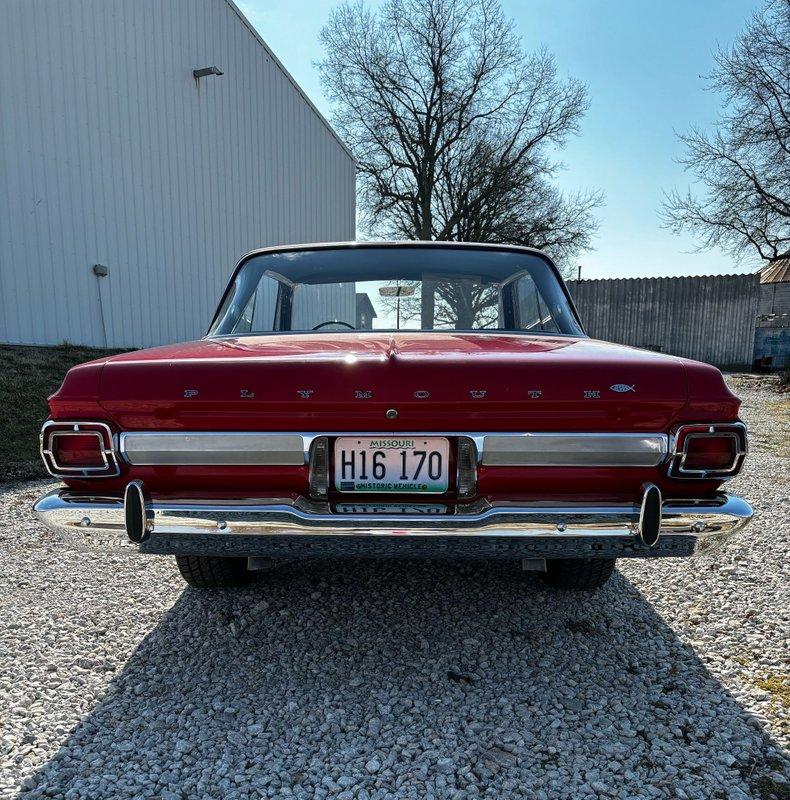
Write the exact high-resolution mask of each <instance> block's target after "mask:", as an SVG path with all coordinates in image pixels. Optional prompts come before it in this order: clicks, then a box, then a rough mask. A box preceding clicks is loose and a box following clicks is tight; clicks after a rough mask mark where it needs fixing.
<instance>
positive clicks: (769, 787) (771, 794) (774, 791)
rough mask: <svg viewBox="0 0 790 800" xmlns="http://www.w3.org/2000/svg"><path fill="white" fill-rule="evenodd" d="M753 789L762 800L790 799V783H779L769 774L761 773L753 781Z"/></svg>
mask: <svg viewBox="0 0 790 800" xmlns="http://www.w3.org/2000/svg"><path fill="white" fill-rule="evenodd" d="M752 791H753V792H754V793H755V795H756V796H757V797H759V798H760V800H790V784H788V783H779V782H778V781H775V780H774V779H773V778H769V777H768V776H767V775H761V776H760V777H759V778H757V780H755V781H754V783H752Z"/></svg>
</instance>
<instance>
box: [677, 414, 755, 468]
mask: <svg viewBox="0 0 790 800" xmlns="http://www.w3.org/2000/svg"><path fill="white" fill-rule="evenodd" d="M673 440H674V448H673V452H672V461H671V463H670V466H669V474H670V476H672V477H675V478H730V477H732V476H733V475H736V474H737V473H738V472H740V469H741V466H742V465H743V459H744V457H745V456H746V451H747V442H746V426H745V425H743V423H740V422H735V423H727V424H724V423H714V424H700V425H681V427H680V428H678V429H677V430H676V431H675V433H674V436H673Z"/></svg>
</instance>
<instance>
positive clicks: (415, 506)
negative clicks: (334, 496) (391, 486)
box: [335, 503, 447, 516]
mask: <svg viewBox="0 0 790 800" xmlns="http://www.w3.org/2000/svg"><path fill="white" fill-rule="evenodd" d="M335 511H337V513H338V514H396V515H399V514H412V515H414V516H417V515H422V514H446V513H447V506H444V505H439V504H438V503H336V504H335Z"/></svg>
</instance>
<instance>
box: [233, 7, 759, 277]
mask: <svg viewBox="0 0 790 800" xmlns="http://www.w3.org/2000/svg"><path fill="white" fill-rule="evenodd" d="M335 5H336V3H335V2H330V1H329V0H307V2H296V3H295V2H281V1H280V0H243V2H240V3H239V6H240V7H241V9H242V11H243V12H244V13H245V15H246V16H247V17H248V18H249V20H250V22H252V24H253V25H254V26H255V27H256V28H257V30H258V32H259V33H260V34H261V36H262V37H263V38H264V39H265V40H266V42H267V43H268V44H269V46H270V47H271V48H272V50H274V52H275V53H276V54H277V56H278V57H279V58H280V60H281V61H282V62H283V63H284V64H285V66H286V67H287V69H288V70H289V71H290V72H291V74H292V75H293V76H294V78H296V80H297V82H298V83H299V84H300V85H301V86H302V88H303V89H304V90H305V91H306V92H307V94H308V95H309V96H310V98H311V99H312V100H313V101H314V102H315V104H316V105H317V106H318V107H319V108H320V109H321V111H322V112H323V113H324V114H325V115H326V116H327V117H329V118H331V108H330V107H329V105H328V103H327V102H326V100H325V99H324V97H323V94H322V92H321V87H320V84H319V82H318V75H317V72H316V69H315V67H314V66H313V62H314V61H315V60H316V59H317V58H320V57H321V48H320V44H319V41H318V34H319V31H320V29H321V27H322V26H323V24H324V23H325V22H326V20H327V17H328V15H329V12H330V10H331V9H332V8H333V7H334V6H335ZM373 5H375V3H374V4H373ZM759 5H760V3H758V2H755V1H754V0H685V1H684V0H662V2H649V1H648V0H529V1H528V2H514V1H508V0H505V1H504V2H503V7H504V9H505V12H506V13H507V14H508V15H509V16H510V17H512V18H513V20H514V21H515V24H516V28H517V30H518V32H519V34H520V35H521V37H522V41H523V44H524V47H525V49H527V50H531V49H534V48H537V47H539V46H541V45H545V46H546V47H547V48H548V49H549V50H550V51H551V52H552V53H554V55H555V56H556V58H557V62H558V65H559V68H560V71H561V72H562V73H565V74H569V75H573V76H575V77H577V78H579V79H581V80H583V81H584V82H585V83H587V85H588V87H589V93H590V100H591V109H590V111H589V113H588V115H587V117H586V118H585V120H584V122H583V126H582V134H581V136H580V137H579V138H577V139H576V140H574V141H572V142H571V143H570V145H569V146H568V147H567V148H566V150H565V151H564V152H563V154H562V161H563V163H564V164H565V166H566V169H565V170H564V172H563V173H562V175H561V177H560V182H561V185H562V187H563V188H567V189H575V188H594V189H601V190H602V191H603V192H604V194H605V196H606V200H605V202H606V204H605V206H604V207H603V208H602V209H600V210H599V213H598V216H599V218H600V223H601V224H600V230H599V233H598V236H597V237H596V239H595V242H594V248H595V249H594V250H592V251H591V252H588V253H585V254H582V256H581V257H580V259H579V262H580V264H581V265H582V277H587V278H594V277H595V278H621V277H636V276H643V275H645V276H647V275H654V276H655V275H705V274H715V273H726V272H733V271H745V270H750V269H754V268H755V267H756V266H758V265H757V262H756V261H744V262H742V263H740V264H736V263H735V262H734V261H733V259H732V258H731V257H730V256H728V255H726V254H724V253H722V252H720V251H708V252H702V253H700V252H694V250H695V242H694V240H693V239H691V238H688V237H678V236H675V235H673V234H671V233H670V232H669V231H667V230H665V229H663V228H662V227H661V225H660V222H659V219H658V210H659V207H660V204H661V197H662V192H663V191H664V190H668V189H670V188H672V187H673V186H679V187H685V186H687V185H688V178H687V176H686V175H685V173H684V172H683V170H682V168H681V167H680V166H679V165H678V164H677V163H676V161H675V159H676V158H677V157H678V156H679V155H680V154H681V153H682V148H681V146H680V144H679V143H678V141H677V138H676V136H675V133H676V132H681V131H684V130H686V129H687V128H688V127H689V125H692V124H693V125H698V126H701V127H706V126H709V125H710V124H711V123H712V122H713V121H714V120H715V119H716V115H717V112H718V98H717V96H716V95H715V94H714V93H713V92H710V91H706V90H705V83H704V81H703V80H702V78H701V76H702V75H704V74H707V73H709V72H710V70H711V68H712V66H713V53H714V51H715V49H716V46H717V44H721V45H726V44H728V43H730V42H732V41H733V40H734V38H735V37H736V36H737V34H738V32H739V31H740V30H741V29H742V28H743V26H744V24H745V22H746V21H747V19H748V17H749V16H750V15H751V13H752V12H753V11H754V10H755V9H756V8H758V7H759Z"/></svg>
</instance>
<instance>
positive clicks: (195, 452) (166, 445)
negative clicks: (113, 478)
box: [120, 431, 305, 466]
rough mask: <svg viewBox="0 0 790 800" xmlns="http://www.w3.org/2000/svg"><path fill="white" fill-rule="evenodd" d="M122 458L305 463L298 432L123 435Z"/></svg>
mask: <svg viewBox="0 0 790 800" xmlns="http://www.w3.org/2000/svg"><path fill="white" fill-rule="evenodd" d="M120 448H121V455H122V457H123V458H124V460H125V461H127V462H128V463H129V464H132V465H134V466H189V465H220V466H233V465H255V466H271V465H275V464H276V465H289V466H290V465H292V466H301V465H302V464H304V463H305V452H304V442H303V438H302V436H300V435H299V434H297V433H243V432H242V433H237V432H231V431H229V432H227V433H204V432H194V433H192V432H190V433H158V432H131V431H126V432H124V433H122V434H121V435H120Z"/></svg>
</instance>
